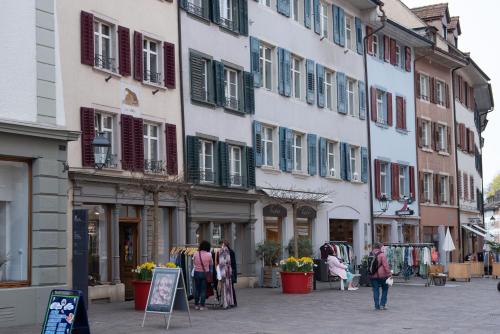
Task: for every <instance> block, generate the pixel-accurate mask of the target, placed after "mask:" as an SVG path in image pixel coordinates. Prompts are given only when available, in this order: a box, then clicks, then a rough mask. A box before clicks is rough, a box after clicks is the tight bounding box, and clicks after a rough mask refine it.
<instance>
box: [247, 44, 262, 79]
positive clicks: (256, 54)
mask: <svg viewBox="0 0 500 334" xmlns="http://www.w3.org/2000/svg"><path fill="white" fill-rule="evenodd" d="M250 70H251V72H252V74H253V84H254V86H255V87H261V86H262V82H261V76H260V40H258V39H257V38H255V37H250Z"/></svg>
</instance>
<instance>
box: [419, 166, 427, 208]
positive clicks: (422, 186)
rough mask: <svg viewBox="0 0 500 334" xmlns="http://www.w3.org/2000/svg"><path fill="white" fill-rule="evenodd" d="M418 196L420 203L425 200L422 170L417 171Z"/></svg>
mask: <svg viewBox="0 0 500 334" xmlns="http://www.w3.org/2000/svg"><path fill="white" fill-rule="evenodd" d="M418 195H419V196H418V198H419V200H420V203H424V202H425V197H424V173H423V172H418Z"/></svg>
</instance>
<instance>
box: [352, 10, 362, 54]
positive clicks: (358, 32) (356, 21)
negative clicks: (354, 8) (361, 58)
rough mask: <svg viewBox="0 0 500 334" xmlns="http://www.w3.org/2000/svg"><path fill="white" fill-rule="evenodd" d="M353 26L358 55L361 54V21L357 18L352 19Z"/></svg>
mask: <svg viewBox="0 0 500 334" xmlns="http://www.w3.org/2000/svg"><path fill="white" fill-rule="evenodd" d="M354 24H355V26H356V51H358V54H360V55H362V54H363V29H362V27H361V19H360V18H359V17H356V18H354Z"/></svg>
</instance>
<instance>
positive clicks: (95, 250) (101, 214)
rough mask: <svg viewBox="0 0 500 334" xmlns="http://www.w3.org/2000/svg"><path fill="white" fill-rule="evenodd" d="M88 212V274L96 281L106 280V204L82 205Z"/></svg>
mask: <svg viewBox="0 0 500 334" xmlns="http://www.w3.org/2000/svg"><path fill="white" fill-rule="evenodd" d="M83 208H84V209H87V212H88V227H87V231H88V237H89V241H88V274H89V276H91V277H92V279H95V280H96V281H97V282H108V281H109V278H108V269H110V268H109V266H108V263H109V262H108V259H110V257H109V256H108V247H107V245H108V212H109V210H107V207H106V206H103V205H95V206H94V205H89V206H83Z"/></svg>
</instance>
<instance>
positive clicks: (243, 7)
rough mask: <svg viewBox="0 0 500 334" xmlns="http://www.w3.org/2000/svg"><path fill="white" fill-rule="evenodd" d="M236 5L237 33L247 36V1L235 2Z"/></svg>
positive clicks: (238, 0) (239, 0)
mask: <svg viewBox="0 0 500 334" xmlns="http://www.w3.org/2000/svg"><path fill="white" fill-rule="evenodd" d="M236 2H237V3H238V32H239V33H240V35H243V36H248V1H247V0H237V1H236Z"/></svg>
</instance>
